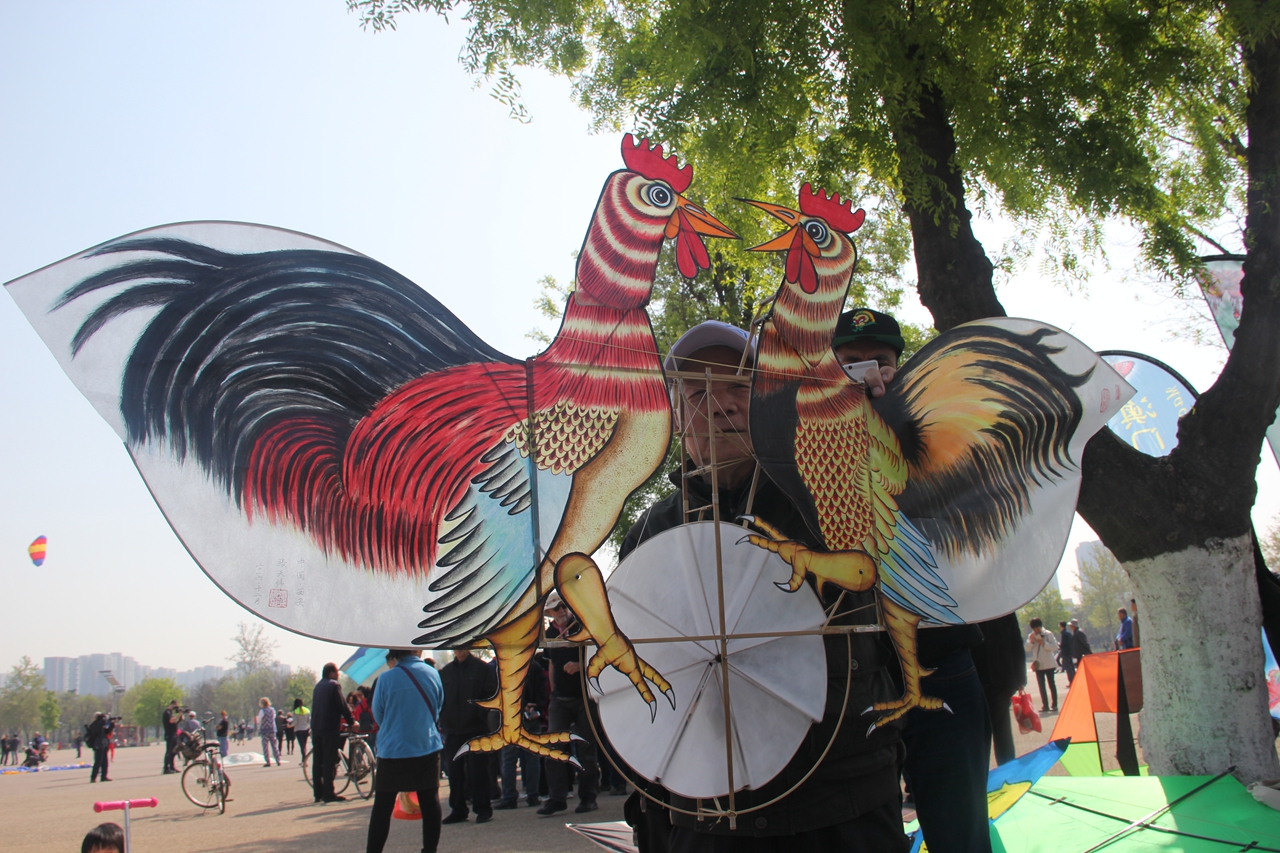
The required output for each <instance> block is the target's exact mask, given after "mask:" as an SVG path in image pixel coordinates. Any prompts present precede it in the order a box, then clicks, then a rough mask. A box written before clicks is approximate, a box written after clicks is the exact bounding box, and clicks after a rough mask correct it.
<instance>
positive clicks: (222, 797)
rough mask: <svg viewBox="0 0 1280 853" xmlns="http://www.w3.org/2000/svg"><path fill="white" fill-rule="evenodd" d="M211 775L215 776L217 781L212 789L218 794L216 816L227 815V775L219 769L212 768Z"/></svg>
mask: <svg viewBox="0 0 1280 853" xmlns="http://www.w3.org/2000/svg"><path fill="white" fill-rule="evenodd" d="M213 773H214V774H215V776H216V779H217V781H216V783H215V785H214V787H215V789H216V790H217V792H218V814H226V813H227V788H228V787H229V785H228V781H227V774H226V773H225V772H224V771H223V769H222V768H221V767H214V768H213Z"/></svg>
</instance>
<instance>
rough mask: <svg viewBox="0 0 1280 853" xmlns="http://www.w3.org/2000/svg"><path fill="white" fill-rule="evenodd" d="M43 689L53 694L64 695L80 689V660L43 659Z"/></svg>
mask: <svg viewBox="0 0 1280 853" xmlns="http://www.w3.org/2000/svg"><path fill="white" fill-rule="evenodd" d="M44 689H45V690H52V691H53V692H54V693H66V692H67V691H68V690H75V691H79V689H80V660H79V659H78V658H60V657H58V658H45V659H44Z"/></svg>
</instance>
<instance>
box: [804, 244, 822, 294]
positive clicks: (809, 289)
mask: <svg viewBox="0 0 1280 853" xmlns="http://www.w3.org/2000/svg"><path fill="white" fill-rule="evenodd" d="M800 289H801V290H803V291H804V292H805V293H814V292H816V291H817V289H818V270H817V269H816V268H815V267H814V265H813V258H812V257H811V256H810V255H809V253H808V252H805V253H804V259H803V260H802V261H801V262H800Z"/></svg>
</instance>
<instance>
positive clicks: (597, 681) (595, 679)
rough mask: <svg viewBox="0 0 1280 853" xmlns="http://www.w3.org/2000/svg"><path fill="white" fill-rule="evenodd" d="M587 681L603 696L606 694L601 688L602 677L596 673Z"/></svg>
mask: <svg viewBox="0 0 1280 853" xmlns="http://www.w3.org/2000/svg"><path fill="white" fill-rule="evenodd" d="M587 682H588V683H589V684H590V685H591V687H592V689H593V690H595V691H596V692H597V693H599V694H600V695H601V696H603V695H604V691H603V690H601V689H600V679H599V678H598V677H597V676H594V675H593V676H591V677H590V678H588V679H587Z"/></svg>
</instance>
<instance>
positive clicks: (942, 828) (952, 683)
mask: <svg viewBox="0 0 1280 853" xmlns="http://www.w3.org/2000/svg"><path fill="white" fill-rule="evenodd" d="M831 345H832V348H833V349H834V350H835V353H836V356H837V357H838V358H839V359H840V363H841V364H842V365H845V369H846V371H848V369H849V366H850V365H853V364H856V363H858V362H863V361H867V362H871V361H874V362H875V363H876V367H868V368H867V369H866V370H865V371H863V370H858V371H855V372H857V373H859V374H860V375H858V376H855V377H853V378H855V379H858V380H860V381H863V382H865V384H866V386H867V392H868V394H869V395H870V396H871V397H872V398H873V399H874V398H877V397H881V396H883V395H884V393H885V386H886V385H888V384H889V383H890V382H892V381H893V378H894V376H895V374H896V373H897V370H898V361H899V359H900V358H901V357H902V351H903V349H904V348H905V347H904V345H905V341H904V340H903V338H902V331H901V329H900V327H899V326H898V321H897V320H895V319H894V318H893V317H890V316H889V315H888V314H884V313H882V312H880V311H873V310H872V309H870V308H854V309H852V310H850V311H846V312H844V314H842V315H841V316H840V322H839V323H837V324H836V332H835V335H834V337H833V338H832V342H831ZM1007 620H1013V627H1014V630H1015V632H1016V629H1017V617H1016V616H1015V615H1014V614H1010V615H1008V616H1005V617H1001V619H999V620H992V621H991V623H984V624H991V625H993V626H994V625H995V623H998V622H1002V621H1007ZM1001 627H1004V626H1001ZM982 642H983V633H982V628H981V627H980V626H979V625H949V626H946V627H941V628H924V629H923V630H921V631H920V638H919V654H920V665H921V667H922V668H924V669H932V670H933V671H934V672H933V674H932V675H929V676H926V677H925V679H924V680H923V681H922V683H921V686H920V689H921V691H922V692H924V693H927V694H928V695H930V696H936V697H938V698H939V699H941V700H943V701H944V702H946V703H947V706H948V707H949V708H950V709H951V711H950V713H948V712H947V711H925V710H923V709H920V708H914V709H912V710H911V711H910V712H908V714H907V716H906V721H907V727H906V730H905V731H904V732H903V734H902V739H903V742H904V743H905V744H906V747H907V755H906V761H905V762H904V774H903V775H904V776H905V777H906V781H907V786H908V791H909V793H910V795H911V797H912V798H913V799H914V801H915V805H916V815H917V817H918V818H919V820H920V827H921V829H922V830H923V832H924V838H925V842H926V843H927V844H928V846H929V850H930V851H931V853H949V851H968V853H972V851H989V850H990V849H991V838H990V829H989V825H988V818H987V796H986V790H987V767H988V764H989V760H990V759H989V755H990V753H991V738H992V723H991V715H990V714H989V712H988V708H987V699H986V694H987V691H986V690H985V689H984V685H983V683H982V681H981V679H980V678H979V675H978V672H977V670H976V669H975V666H974V658H973V655H972V653H971V651H970V650H971V649H972V648H974V647H976V646H978V645H980V644H981V643H982ZM1020 652H1021V647H1020V646H1019V647H1018V649H1017V650H1015V652H1014V657H1012V658H1010V657H1009V656H1008V655H1007V654H1002V655H999V658H1000V659H999V660H984V663H985V664H986V665H987V668H988V669H989V670H990V672H989V677H991V678H993V679H995V680H999V679H1001V678H1003V673H1005V672H1006V671H1007V670H1008V669H1009V668H1010V667H1012V668H1013V669H1015V670H1017V673H1021V670H1022V668H1023V667H1024V666H1025V663H1024V661H1023V658H1022V655H1021V653H1020ZM987 657H988V658H989V657H991V655H987ZM1006 658H1008V659H1006ZM1015 674H1016V673H1015ZM1024 677H1025V676H1024ZM1002 712H1003V713H1004V715H1005V717H1007V716H1008V710H1007V708H1006V709H1003V711H1002Z"/></svg>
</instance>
